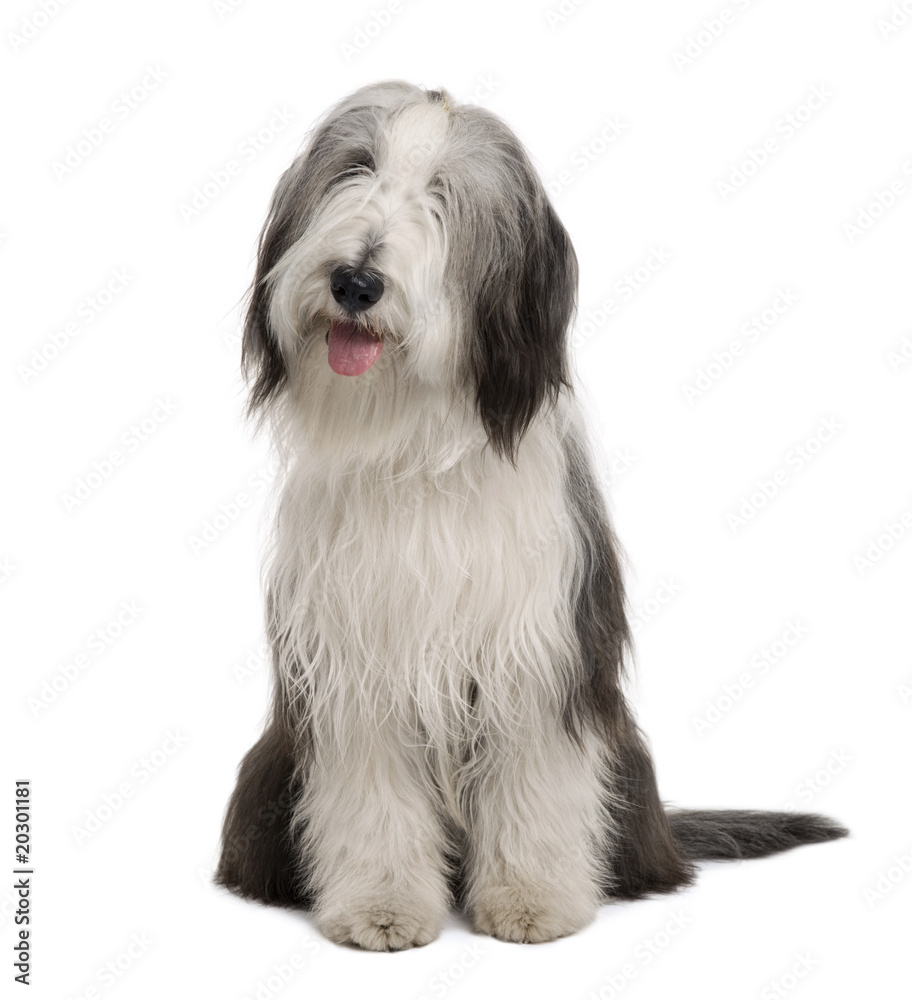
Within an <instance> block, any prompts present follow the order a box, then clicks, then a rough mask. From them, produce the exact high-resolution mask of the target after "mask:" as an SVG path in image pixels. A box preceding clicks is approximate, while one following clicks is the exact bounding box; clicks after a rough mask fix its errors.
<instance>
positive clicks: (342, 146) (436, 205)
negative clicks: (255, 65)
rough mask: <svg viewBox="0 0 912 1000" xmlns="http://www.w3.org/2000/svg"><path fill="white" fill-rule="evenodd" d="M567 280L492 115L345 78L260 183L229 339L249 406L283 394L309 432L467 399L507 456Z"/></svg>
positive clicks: (571, 267)
mask: <svg viewBox="0 0 912 1000" xmlns="http://www.w3.org/2000/svg"><path fill="white" fill-rule="evenodd" d="M575 293H576V260H575V256H574V254H573V249H572V246H571V244H570V241H569V239H568V237H567V234H566V232H565V230H564V228H563V226H562V225H561V224H560V222H559V221H558V219H557V217H556V215H555V214H554V211H553V209H552V208H551V206H550V204H549V203H548V200H547V196H546V194H545V192H544V189H543V187H542V185H541V182H540V181H539V179H538V176H537V175H536V173H535V171H534V169H533V168H532V166H531V164H530V163H529V160H528V157H527V156H526V154H525V152H524V150H523V148H522V146H521V145H520V143H519V142H518V140H517V139H516V138H515V136H514V135H513V134H512V133H511V132H510V130H509V129H508V128H507V127H506V126H505V125H504V124H503V123H502V122H501V121H500V120H499V119H498V118H496V117H495V116H494V115H492V114H490V113H489V112H486V111H484V110H482V109H480V108H477V107H474V106H465V105H456V104H454V102H453V101H452V99H451V98H449V97H448V95H447V94H446V93H445V92H443V91H424V90H421V89H420V88H418V87H413V86H411V85H409V84H405V83H399V82H389V83H383V84H377V85H374V86H370V87H366V88H363V89H361V90H359V91H357V92H356V93H354V94H353V95H351V96H350V97H348V98H346V99H345V100H343V101H342V102H340V103H339V104H338V105H337V106H336V107H335V108H333V109H332V110H331V111H330V112H329V113H328V115H327V116H326V117H325V118H324V119H323V121H322V122H321V123H320V124H319V125H318V126H317V128H316V129H315V131H314V132H313V134H312V136H311V138H310V141H309V143H308V145H307V147H306V148H305V150H304V151H303V153H302V154H301V155H300V156H299V157H298V158H297V159H296V160H295V162H294V163H293V164H292V165H291V167H290V168H289V169H288V170H287V171H286V173H285V174H284V175H283V177H282V179H281V180H280V182H279V185H278V187H277V189H276V192H275V194H274V196H273V201H272V205H271V207H270V212H269V217H268V219H267V222H266V225H265V227H264V229H263V232H262V234H261V237H260V248H259V260H258V264H257V273H256V278H255V281H254V287H253V292H252V297H251V302H250V308H249V310H248V314H247V320H246V328H245V336H244V365H245V370H246V372H247V374H248V376H250V377H252V380H253V386H252V394H251V408H252V409H253V410H255V411H256V410H259V409H262V408H265V407H267V406H268V405H269V404H270V403H272V402H275V401H276V400H277V399H278V398H280V397H282V396H285V397H287V398H289V399H291V400H292V401H293V403H294V405H295V406H296V407H297V408H298V409H299V410H302V411H304V416H305V420H304V424H305V427H308V425H309V431H310V432H311V433H312V434H313V435H314V436H319V433H320V432H321V431H322V432H323V438H324V440H326V438H327V435H326V433H325V431H326V428H327V427H330V426H331V427H334V428H335V430H336V431H337V432H338V431H339V429H340V428H342V427H343V426H344V427H346V428H348V430H349V431H350V432H352V433H357V434H358V435H359V436H360V439H361V440H362V441H363V440H364V437H365V435H368V434H371V435H373V436H374V438H375V439H380V438H382V437H383V435H384V433H387V432H389V433H392V432H393V431H392V429H393V427H394V425H395V424H396V423H397V421H398V423H399V424H400V425H401V424H402V421H403V420H406V419H407V420H410V421H411V423H412V431H413V432H414V423H415V421H416V420H417V419H420V415H419V413H418V411H417V410H416V409H415V408H416V407H417V408H418V410H420V407H421V405H422V404H421V400H427V399H431V398H436V399H438V400H440V399H444V400H446V401H449V402H451V401H452V400H453V399H457V398H469V399H470V400H471V401H472V404H473V409H474V412H475V414H476V416H477V418H478V419H479V420H480V421H481V424H482V426H483V427H484V430H485V433H486V435H487V438H488V440H489V441H490V442H491V444H492V445H493V447H494V448H495V450H496V451H497V452H498V453H501V454H505V455H507V456H509V457H513V456H514V454H515V447H516V444H517V443H518V441H519V438H520V437H521V435H522V433H523V431H524V430H525V429H526V427H527V426H528V423H529V421H530V420H531V419H532V417H533V416H534V415H535V413H536V412H537V411H538V410H539V408H540V407H541V405H542V404H543V403H545V402H546V401H548V400H549V399H552V400H553V399H554V398H555V397H556V395H557V393H558V392H559V390H560V388H561V385H563V384H565V382H566V333H567V327H568V324H569V321H570V317H571V314H572V311H573V306H574V301H575ZM397 399H398V411H397V410H396V409H395V408H394V406H393V403H394V401H395V400H397ZM404 400H408V402H403V401H404ZM409 407H411V408H412V409H411V410H410V411H409ZM407 411H408V412H407ZM401 430H402V428H401V426H400V431H401ZM331 436H332V435H330V437H331ZM336 437H337V438H338V437H339V435H338V433H337V434H336Z"/></svg>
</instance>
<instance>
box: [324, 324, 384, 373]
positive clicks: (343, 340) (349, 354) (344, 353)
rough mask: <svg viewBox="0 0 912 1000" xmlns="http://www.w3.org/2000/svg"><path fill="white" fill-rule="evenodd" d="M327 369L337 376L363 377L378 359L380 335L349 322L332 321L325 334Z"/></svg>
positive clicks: (381, 348) (380, 347)
mask: <svg viewBox="0 0 912 1000" xmlns="http://www.w3.org/2000/svg"><path fill="white" fill-rule="evenodd" d="M326 343H327V344H328V345H329V367H330V368H332V370H333V371H334V372H335V373H336V374H337V375H363V374H364V372H366V371H367V369H368V368H370V366H371V365H372V364H373V363H374V362H375V361H376V360H377V358H379V357H380V352H381V351H382V350H383V341H382V340H381V338H380V335H379V334H377V333H374V332H373V331H372V330H369V329H368V328H367V327H366V326H361V325H360V324H359V323H353V322H351V320H345V319H334V320H332V321H331V322H330V324H329V332H328V333H327V334H326Z"/></svg>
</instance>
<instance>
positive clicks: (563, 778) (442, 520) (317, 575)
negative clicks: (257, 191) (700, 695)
mask: <svg viewBox="0 0 912 1000" xmlns="http://www.w3.org/2000/svg"><path fill="white" fill-rule="evenodd" d="M576 288H577V264H576V258H575V255H574V252H573V248H572V245H571V243H570V240H569V238H568V236H567V233H566V231H565V229H564V227H563V226H562V224H561V223H560V221H559V220H558V218H557V216H556V215H555V212H554V210H553V208H552V206H551V205H550V203H549V201H548V198H547V195H546V193H545V191H544V188H543V186H542V184H541V182H540V180H539V178H538V176H537V174H536V172H535V170H534V169H533V167H532V165H531V163H530V161H529V158H528V156H527V154H526V153H525V151H524V150H523V148H522V146H521V144H520V143H519V141H518V140H517V138H516V137H515V136H514V135H513V133H512V132H511V131H510V129H508V128H507V126H506V125H505V124H504V123H503V122H502V121H500V119H499V118H497V117H496V116H495V115H493V114H491V113H490V112H489V111H486V110H484V109H482V108H480V107H477V106H472V105H463V104H457V103H456V102H454V100H453V99H452V98H451V97H450V96H449V95H448V94H447V93H446V92H445V91H441V90H437V91H425V90H423V89H421V88H419V87H415V86H412V85H410V84H407V83H402V82H386V83H381V84H377V85H373V86H369V87H365V88H362V89H361V90H358V91H357V92H356V93H354V94H352V95H351V96H349V97H347V98H345V99H344V100H342V101H341V102H340V103H339V104H337V105H336V106H335V107H334V108H332V109H331V110H330V111H329V113H328V114H327V115H326V116H325V117H324V118H323V120H322V121H321V122H320V123H319V124H318V125H317V126H316V128H315V129H314V131H313V133H312V135H311V136H310V139H309V141H308V143H307V145H306V147H305V149H304V151H303V152H302V153H301V154H300V155H299V156H298V157H297V158H296V159H295V161H294V162H293V163H292V165H291V166H290V167H289V169H288V170H287V171H286V172H285V174H284V175H283V176H282V178H281V180H280V181H279V184H278V187H277V189H276V192H275V194H274V196H273V200H272V204H271V207H270V210H269V216H268V219H267V221H266V224H265V226H264V228H263V232H262V234H261V237H260V243H259V257H258V262H257V269H256V276H255V279H254V283H253V287H252V291H251V298H250V304H249V309H248V312H247V317H246V325H245V333H244V346H243V363H244V369H245V373H246V375H247V377H248V380H249V382H250V386H251V392H250V410H251V413H252V414H253V415H254V416H256V417H257V419H258V420H260V421H261V422H263V423H265V424H266V425H268V427H269V428H270V430H271V432H272V434H273V436H274V440H275V447H276V450H277V452H278V454H279V455H280V456H281V459H282V462H283V474H282V476H281V477H280V478H281V482H282V487H281V495H280V497H279V501H278V506H277V515H276V521H275V530H274V535H273V542H272V551H271V554H270V559H269V564H268V571H267V577H266V579H267V631H268V635H269V639H270V642H271V646H272V655H273V666H274V680H275V685H274V703H273V707H272V712H271V718H270V721H269V723H268V725H267V727H266V731H265V732H264V734H263V736H262V738H261V739H260V741H259V742H258V743H257V744H256V745H255V746H254V748H253V749H252V750H251V751H250V752H249V753H248V755H247V756H246V757H245V759H244V761H243V763H242V765H241V768H240V774H239V780H238V784H237V787H236V790H235V792H234V795H233V797H232V799H231V802H230V804H229V808H228V813H227V817H226V821H225V827H224V832H223V846H222V855H221V860H220V864H219V868H218V873H217V881H218V882H219V883H220V884H221V885H224V886H226V887H228V888H229V889H232V890H234V891H236V892H238V893H240V894H241V895H243V896H245V897H248V898H252V899H258V900H261V901H263V902H266V903H275V904H279V905H285V906H306V907H311V908H313V910H314V913H315V918H316V921H317V924H318V926H319V927H320V929H321V930H322V931H323V933H324V934H326V935H327V936H328V937H330V938H331V939H333V940H335V941H339V942H353V943H355V944H357V945H360V946H362V947H364V948H369V949H376V950H390V949H399V948H407V947H410V946H414V945H422V944H426V943H428V942H429V941H432V940H433V939H434V938H435V937H436V936H437V934H438V933H439V931H440V928H441V925H442V923H443V921H444V919H445V918H446V916H447V913H448V911H449V909H450V907H451V906H452V905H459V906H460V907H462V908H464V910H465V911H466V912H467V914H468V915H469V916H470V918H471V920H472V922H473V924H474V926H475V927H476V928H477V929H478V930H479V931H482V932H485V933H489V934H493V935H495V936H497V937H499V938H503V939H506V940H510V941H529V942H531V941H548V940H552V939H554V938H558V937H561V936H563V935H566V934H570V933H572V932H574V931H576V930H579V929H580V928H581V927H584V926H585V925H586V924H588V923H589V922H590V921H591V920H592V919H593V917H594V915H595V913H596V909H597V907H598V905H599V903H600V902H601V901H602V900H603V899H604V898H606V897H620V898H628V899H629V898H636V897H639V896H643V895H647V894H650V893H657V892H669V891H672V890H674V889H676V888H678V887H680V886H684V885H687V884H689V883H690V882H691V881H692V879H693V877H694V865H693V862H694V861H695V860H698V859H702V858H740V857H756V856H759V855H763V854H769V853H772V852H774V851H779V850H784V849H786V848H789V847H793V846H796V845H798V844H802V843H809V842H813V841H821V840H829V839H832V838H835V837H839V836H842V835H843V834H844V833H845V831H844V830H842V829H841V828H840V827H838V826H837V825H835V824H834V823H832V822H830V821H829V820H827V819H825V818H823V817H818V816H809V815H799V814H792V813H766V812H751V811H738V812H721V811H720V812H677V813H675V812H666V810H665V809H664V808H663V806H662V803H661V801H660V799H659V796H658V792H657V789H656V781H655V774H654V771H653V766H652V762H651V759H650V755H649V751H648V749H647V747H646V744H645V742H644V740H643V737H642V735H641V734H640V732H639V730H638V728H637V725H636V722H635V721H634V718H633V716H632V714H631V711H630V709H629V707H628V704H627V701H626V699H625V696H624V693H623V690H622V686H623V679H624V678H623V674H624V665H625V662H626V661H627V659H628V658H629V650H630V632H629V629H628V624H627V620H626V617H625V598H624V586H623V579H622V574H621V567H620V561H619V556H618V550H617V545H616V542H615V539H614V536H613V533H612V529H611V526H610V523H609V519H608V515H607V511H606V507H605V503H604V500H603V498H602V495H601V493H600V489H599V485H598V483H597V480H596V477H595V476H594V474H593V467H594V466H593V460H592V458H591V456H590V453H589V450H588V446H587V442H586V432H585V429H584V426H583V420H582V418H581V415H580V412H579V410H578V407H577V405H576V403H575V400H574V393H573V388H572V379H571V376H570V368H569V359H568V351H567V335H568V327H569V325H570V322H571V319H572V315H573V312H574V308H575V299H576ZM339 331H341V333H340V332H339ZM366 331H369V332H366ZM340 336H342V337H343V340H344V337H349V338H351V337H355V339H356V340H358V342H359V343H362V346H363V344H364V343H367V344H368V346H370V345H371V344H373V348H371V351H372V354H371V356H372V357H374V361H373V363H372V364H370V365H369V367H368V368H367V369H366V370H363V371H360V364H361V363H358V365H357V368H358V369H359V373H357V374H353V373H350V372H349V373H341V374H340V373H338V372H337V371H336V370H334V368H333V367H332V366H331V365H330V363H329V362H328V360H327V358H328V352H329V353H330V355H331V353H332V351H333V350H336V351H337V357H338V356H341V357H342V362H338V361H337V362H335V364H336V367H339V365H340V364H344V365H349V367H351V366H352V365H354V364H355V362H354V361H352V358H353V357H354V355H353V354H352V351H353V350H354V348H351V347H345V344H348V343H350V341H344V343H343V346H342V347H341V348H334V347H333V343H339V342H340V341H339V340H338V338H339V337H340ZM333 338H335V340H333ZM328 341H329V342H330V346H329V348H328V347H327V343H328ZM377 350H379V354H377ZM339 352H341V355H340V354H339ZM346 352H348V353H346Z"/></svg>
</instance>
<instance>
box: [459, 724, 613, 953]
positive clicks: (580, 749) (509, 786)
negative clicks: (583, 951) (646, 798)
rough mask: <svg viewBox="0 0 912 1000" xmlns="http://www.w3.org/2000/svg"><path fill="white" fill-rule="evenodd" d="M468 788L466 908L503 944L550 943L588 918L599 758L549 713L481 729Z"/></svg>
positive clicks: (598, 844)
mask: <svg viewBox="0 0 912 1000" xmlns="http://www.w3.org/2000/svg"><path fill="white" fill-rule="evenodd" d="M480 770H481V773H480V776H479V778H478V781H477V784H476V785H475V787H474V789H473V792H472V797H471V798H472V828H471V830H470V831H469V839H470V852H469V866H468V867H469V872H468V875H469V879H468V897H467V900H468V908H469V911H470V913H471V915H472V918H473V921H474V924H475V927H476V928H477V929H478V930H479V931H482V932H484V933H487V934H492V935H494V936H495V937H499V938H502V939H504V940H507V941H526V942H534V941H550V940H553V939H554V938H559V937H563V936H564V935H566V934H571V933H572V932H574V931H576V930H579V929H580V928H581V927H584V926H585V925H586V924H588V923H589V922H590V921H591V920H592V919H593V918H594V916H595V913H596V910H597V907H598V903H599V900H600V898H601V895H602V892H601V889H600V886H601V884H602V881H603V878H604V875H603V873H602V864H603V862H602V861H601V860H600V859H602V858H603V856H604V846H603V845H604V840H605V836H606V819H605V814H604V807H603V803H602V799H603V794H604V793H603V784H602V779H601V775H602V773H603V763H602V756H601V752H600V750H599V747H598V744H597V743H596V741H595V740H593V739H592V738H591V737H590V736H589V735H588V734H584V735H583V744H582V746H579V745H578V744H576V743H575V742H574V741H573V740H571V739H570V738H569V736H568V735H567V733H566V732H565V731H564V729H563V726H562V725H561V722H560V720H559V719H558V718H557V717H556V713H555V714H554V715H552V714H551V713H548V712H545V713H543V715H542V717H539V718H538V719H536V720H531V719H530V720H527V723H526V724H525V725H524V726H523V727H522V728H521V729H519V730H515V731H512V732H506V731H504V729H503V728H501V729H500V730H499V731H498V730H495V732H494V733H493V734H491V735H488V736H487V737H486V739H485V742H484V752H483V756H482V757H481V759H480Z"/></svg>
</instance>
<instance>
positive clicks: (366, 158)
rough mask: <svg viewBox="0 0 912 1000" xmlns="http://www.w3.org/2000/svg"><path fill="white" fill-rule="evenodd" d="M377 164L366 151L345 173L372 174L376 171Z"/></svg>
mask: <svg viewBox="0 0 912 1000" xmlns="http://www.w3.org/2000/svg"><path fill="white" fill-rule="evenodd" d="M376 169H377V164H376V163H375V162H374V158H373V156H371V154H370V152H369V151H368V150H366V149H365V150H364V151H363V152H362V153H360V154H359V155H358V156H356V157H355V158H354V159H353V160H352V161H351V163H349V165H348V167H347V168H346V170H345V172H346V173H347V174H360V173H366V174H372V173H374V172H375V171H376Z"/></svg>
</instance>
